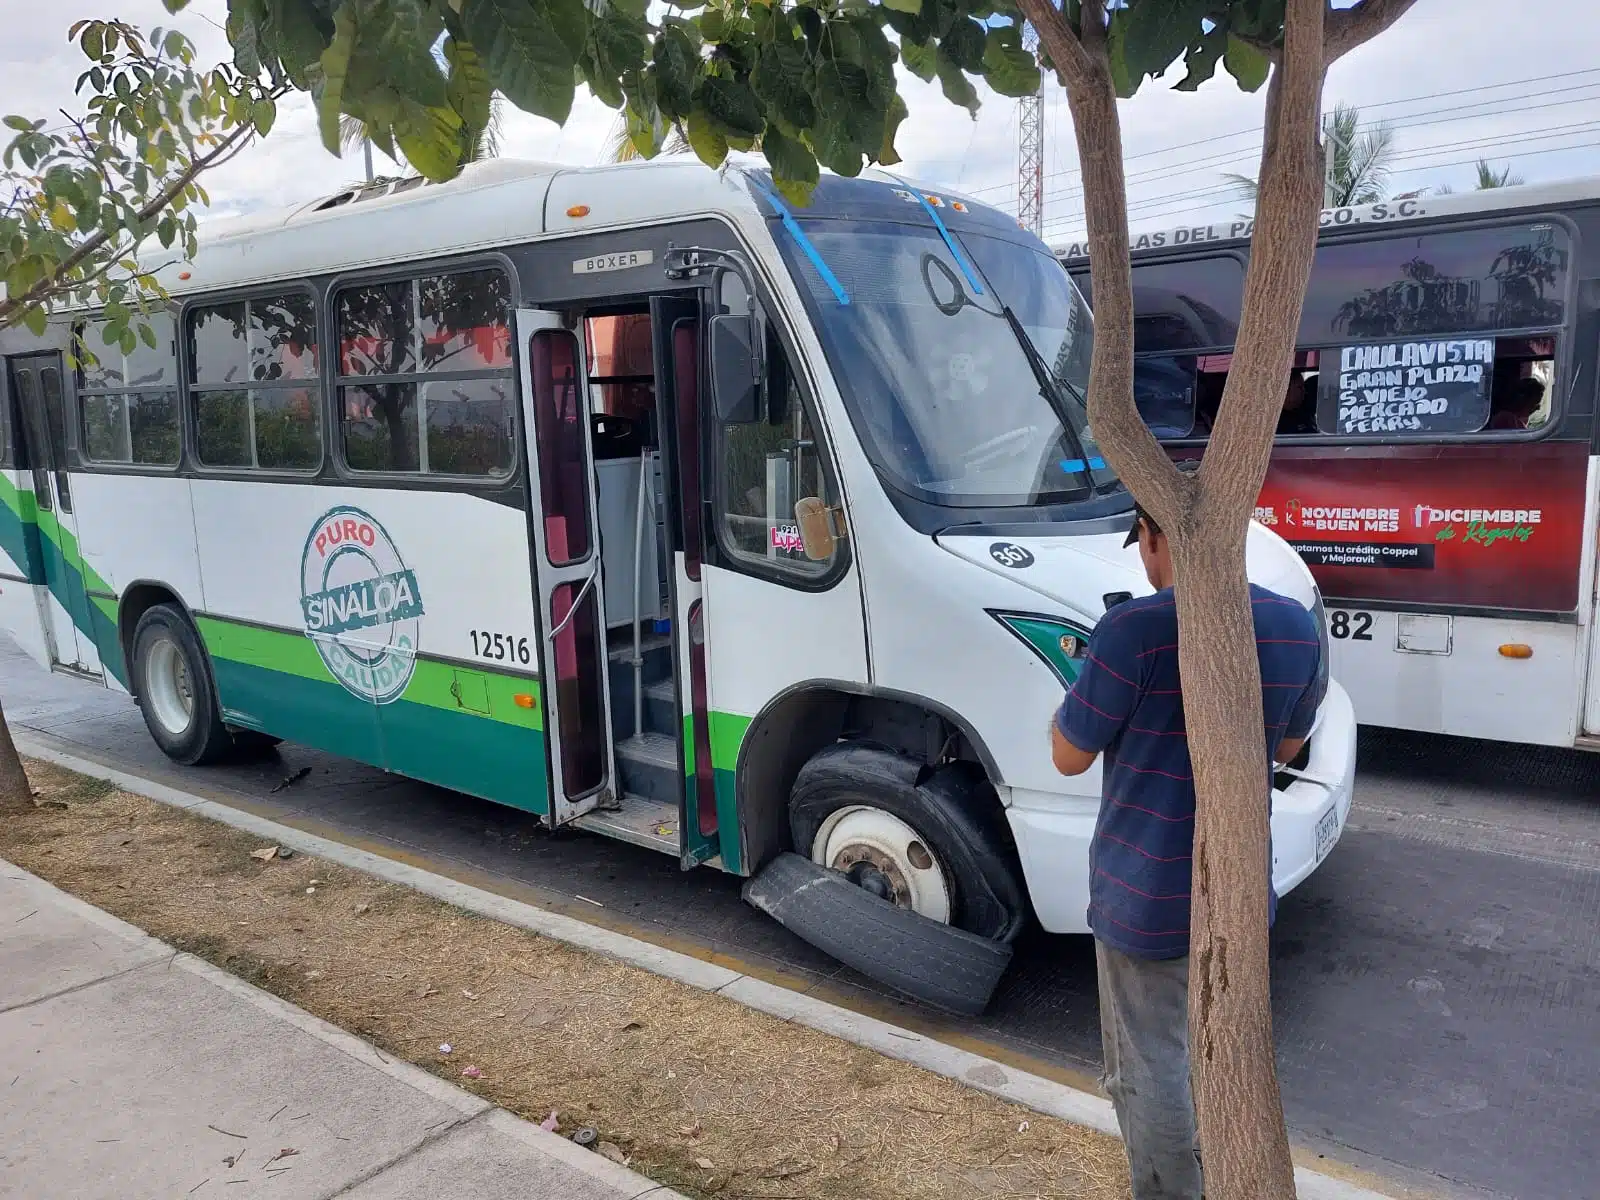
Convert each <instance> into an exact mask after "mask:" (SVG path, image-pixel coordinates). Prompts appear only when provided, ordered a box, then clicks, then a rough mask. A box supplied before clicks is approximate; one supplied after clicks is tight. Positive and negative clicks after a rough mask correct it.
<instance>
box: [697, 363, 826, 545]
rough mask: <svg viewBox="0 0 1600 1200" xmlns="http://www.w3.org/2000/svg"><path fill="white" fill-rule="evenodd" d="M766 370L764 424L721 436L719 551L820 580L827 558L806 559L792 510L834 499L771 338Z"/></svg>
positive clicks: (811, 427) (729, 428)
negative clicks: (808, 501)
mask: <svg viewBox="0 0 1600 1200" xmlns="http://www.w3.org/2000/svg"><path fill="white" fill-rule="evenodd" d="M767 364H768V376H767V387H768V389H769V395H770V396H771V397H773V398H774V400H775V402H773V403H770V404H769V406H768V409H769V411H768V415H767V419H766V420H762V421H755V422H752V423H749V424H741V425H724V426H722V430H721V437H720V445H719V447H718V449H719V451H720V452H719V453H718V455H717V458H718V459H719V460H720V462H721V464H722V480H721V493H722V509H723V515H722V533H723V545H724V547H725V548H726V549H727V551H728V552H729V553H730V554H731V555H733V556H734V557H735V558H738V559H743V560H745V561H746V562H752V563H760V564H763V565H765V566H768V567H777V568H779V569H781V570H784V571H789V572H795V573H798V574H801V575H812V576H815V575H822V574H825V573H826V572H827V570H828V568H829V567H830V566H831V565H832V562H833V557H832V556H830V557H829V558H828V559H827V560H825V561H822V562H814V561H812V560H811V559H809V558H807V557H806V555H805V550H804V548H803V547H802V546H801V544H800V527H799V525H798V524H797V523H796V520H795V515H794V506H795V503H796V501H798V500H801V499H803V498H805V497H807V496H815V497H817V498H819V499H821V500H822V501H823V502H824V503H827V504H835V503H837V498H836V496H835V494H834V492H833V490H832V489H831V488H830V487H829V486H828V479H827V472H826V471H825V470H824V468H823V463H822V453H821V449H820V447H819V446H818V443H817V436H816V426H815V424H814V423H813V420H812V417H811V414H810V412H809V411H808V409H807V406H806V403H805V399H804V397H803V396H802V395H801V392H800V387H799V384H798V383H797V382H796V380H795V378H794V373H793V371H792V370H791V369H790V368H789V363H788V358H787V356H786V355H785V354H784V351H783V347H782V346H781V345H780V344H779V342H778V340H777V338H776V337H773V338H770V339H769V340H768V343H767ZM837 553H838V551H837V549H835V551H834V554H835V555H837Z"/></svg>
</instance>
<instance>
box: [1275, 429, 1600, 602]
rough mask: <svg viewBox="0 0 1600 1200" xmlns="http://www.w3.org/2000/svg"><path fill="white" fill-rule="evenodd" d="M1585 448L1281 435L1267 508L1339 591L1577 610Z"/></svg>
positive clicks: (1331, 590) (1340, 595)
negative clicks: (1347, 441) (1337, 441)
mask: <svg viewBox="0 0 1600 1200" xmlns="http://www.w3.org/2000/svg"><path fill="white" fill-rule="evenodd" d="M1588 461H1589V451H1588V447H1587V446H1586V445H1584V444H1582V443H1574V442H1536V443H1531V444H1523V445H1506V444H1503V443H1502V444H1500V445H1492V446H1491V445H1484V446H1469V445H1453V446H1403V445H1391V446H1339V447H1312V446H1306V447H1303V448H1302V447H1281V446H1280V447H1279V448H1278V449H1277V450H1276V451H1275V452H1274V454H1273V457H1272V466H1271V468H1270V469H1269V471H1268V472H1267V482H1266V486H1265V487H1264V488H1263V489H1262V492H1261V498H1260V501H1259V507H1258V509H1257V512H1256V517H1257V519H1258V520H1259V521H1261V522H1262V524H1264V525H1266V526H1267V527H1268V528H1270V529H1272V530H1273V531H1274V532H1275V533H1277V534H1278V535H1279V536H1280V537H1282V538H1283V539H1284V540H1285V541H1287V542H1289V544H1290V545H1292V546H1294V547H1295V549H1296V550H1298V551H1299V552H1300V555H1301V557H1302V558H1304V559H1305V560H1306V562H1307V563H1308V564H1309V565H1310V567H1311V571H1312V574H1313V575H1315V576H1316V579H1317V584H1318V586H1319V587H1321V589H1322V592H1323V595H1324V596H1326V597H1327V598H1328V599H1330V600H1342V601H1380V602H1381V601H1400V602H1408V603H1416V604H1437V605H1441V606H1447V605H1448V606H1468V607H1474V608H1499V609H1513V610H1521V611H1525V612H1527V611H1534V612H1572V611H1574V610H1575V609H1576V608H1577V606H1578V574H1579V568H1580V564H1581V560H1582V557H1583V508H1584V487H1585V480H1586V478H1587V471H1588Z"/></svg>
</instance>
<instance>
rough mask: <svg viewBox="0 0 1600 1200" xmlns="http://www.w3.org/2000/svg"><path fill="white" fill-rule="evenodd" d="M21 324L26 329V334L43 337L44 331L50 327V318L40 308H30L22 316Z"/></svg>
mask: <svg viewBox="0 0 1600 1200" xmlns="http://www.w3.org/2000/svg"><path fill="white" fill-rule="evenodd" d="M22 323H23V324H24V325H26V326H27V327H28V332H29V333H31V334H33V336H34V337H43V336H44V331H45V330H46V329H47V328H49V326H50V318H49V317H48V316H47V315H46V314H45V311H44V309H42V308H30V309H28V310H27V311H26V312H25V313H23V314H22Z"/></svg>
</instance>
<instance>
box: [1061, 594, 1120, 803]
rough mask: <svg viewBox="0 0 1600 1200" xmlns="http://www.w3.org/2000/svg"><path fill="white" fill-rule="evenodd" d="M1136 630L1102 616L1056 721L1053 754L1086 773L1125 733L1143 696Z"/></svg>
mask: <svg viewBox="0 0 1600 1200" xmlns="http://www.w3.org/2000/svg"><path fill="white" fill-rule="evenodd" d="M1135 638H1136V634H1135V633H1134V631H1133V629H1132V628H1130V624H1129V622H1128V621H1127V620H1125V619H1114V620H1111V621H1102V622H1101V623H1100V627H1099V628H1098V629H1096V630H1095V631H1094V636H1093V637H1091V638H1090V639H1089V653H1088V656H1087V657H1086V658H1085V659H1084V663H1083V670H1082V672H1081V673H1080V674H1079V675H1078V679H1077V682H1076V683H1074V684H1073V685H1072V690H1071V691H1069V692H1068V693H1067V698H1066V699H1065V700H1064V701H1062V704H1061V707H1060V708H1059V709H1057V710H1056V715H1055V719H1054V720H1052V721H1051V722H1050V759H1051V761H1052V762H1053V763H1054V764H1055V768H1056V770H1057V771H1060V772H1061V774H1063V775H1082V774H1083V773H1084V772H1085V771H1087V770H1088V769H1089V768H1090V767H1092V766H1094V761H1095V759H1097V758H1099V757H1100V753H1101V751H1103V750H1105V748H1106V747H1107V746H1109V745H1111V743H1112V742H1113V741H1115V740H1116V738H1117V736H1118V735H1119V734H1120V733H1121V732H1122V730H1123V728H1124V727H1125V726H1126V725H1127V723H1128V718H1129V717H1130V716H1131V715H1132V714H1133V709H1134V705H1135V704H1137V703H1138V700H1139V682H1138V681H1139V657H1138V646H1137V645H1136V644H1135Z"/></svg>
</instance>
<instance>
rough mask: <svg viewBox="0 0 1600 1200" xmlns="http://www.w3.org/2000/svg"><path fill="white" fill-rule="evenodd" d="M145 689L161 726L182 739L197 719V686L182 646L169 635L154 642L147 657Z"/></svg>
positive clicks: (146, 654)
mask: <svg viewBox="0 0 1600 1200" xmlns="http://www.w3.org/2000/svg"><path fill="white" fill-rule="evenodd" d="M144 686H145V693H146V695H147V696H148V697H149V700H150V711H151V713H152V715H154V717H155V719H156V720H157V722H159V723H160V725H161V727H162V728H163V729H165V730H166V731H167V732H168V733H170V734H171V735H172V736H173V737H181V736H182V735H183V734H185V733H187V732H188V730H189V724H190V722H191V721H192V720H193V719H194V687H193V684H192V683H191V681H190V679H189V663H188V660H187V659H185V657H184V654H183V651H182V650H181V649H179V647H178V644H177V643H176V642H174V641H173V640H172V639H171V638H170V637H168V636H166V635H165V634H162V635H159V636H157V637H156V638H155V639H153V640H152V641H151V643H150V649H149V650H147V651H146V652H145V656H144Z"/></svg>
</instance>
